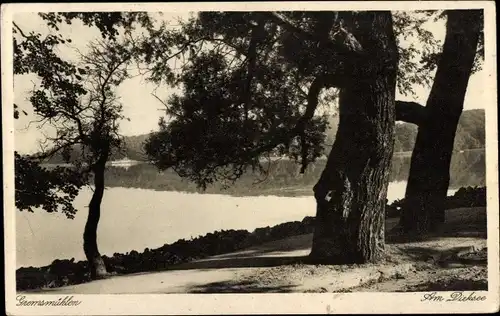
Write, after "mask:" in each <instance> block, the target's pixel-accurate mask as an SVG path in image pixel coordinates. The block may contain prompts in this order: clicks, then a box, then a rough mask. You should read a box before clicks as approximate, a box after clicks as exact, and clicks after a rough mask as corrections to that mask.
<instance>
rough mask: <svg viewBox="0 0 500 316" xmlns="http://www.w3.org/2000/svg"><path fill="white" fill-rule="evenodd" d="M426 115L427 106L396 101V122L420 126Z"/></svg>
mask: <svg viewBox="0 0 500 316" xmlns="http://www.w3.org/2000/svg"><path fill="white" fill-rule="evenodd" d="M426 115H427V113H426V110H425V106H422V105H420V104H418V103H416V102H411V101H396V121H403V122H407V123H413V124H416V125H420V124H422V122H424V121H425V119H426Z"/></svg>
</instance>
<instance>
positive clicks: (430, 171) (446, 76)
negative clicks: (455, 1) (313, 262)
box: [400, 10, 482, 235]
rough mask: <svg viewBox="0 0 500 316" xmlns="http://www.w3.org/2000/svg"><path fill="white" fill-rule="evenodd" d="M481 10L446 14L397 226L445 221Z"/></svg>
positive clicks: (410, 229)
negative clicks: (455, 142) (437, 56)
mask: <svg viewBox="0 0 500 316" xmlns="http://www.w3.org/2000/svg"><path fill="white" fill-rule="evenodd" d="M481 18H482V14H481V11H480V10H455V11H449V12H448V22H447V27H446V38H445V42H444V46H443V53H442V55H441V58H440V60H439V63H438V66H437V72H436V77H435V79H434V84H433V86H432V89H431V92H430V95H429V99H428V100H427V105H426V112H427V113H426V118H427V119H426V120H424V121H422V122H421V123H420V124H419V129H418V134H417V139H416V142H415V148H414V149H413V154H412V158H411V166H410V175H409V177H408V185H407V187H406V196H405V205H404V208H403V213H402V216H401V220H400V221H401V222H400V225H401V227H402V229H403V231H404V232H406V233H413V234H417V235H419V234H423V233H426V232H428V231H432V230H434V229H436V228H437V227H438V226H439V225H440V224H442V223H443V222H444V219H445V218H444V208H445V205H444V203H445V200H446V196H447V192H448V186H449V182H450V162H451V156H452V152H453V144H454V140H455V133H456V129H457V125H458V121H459V119H460V115H461V114H462V109H463V103H464V98H465V93H466V91H467V84H468V81H469V77H470V75H471V72H472V66H473V63H474V57H475V55H476V50H477V43H478V38H479V33H480V29H479V26H480V25H481Z"/></svg>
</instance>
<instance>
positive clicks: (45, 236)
mask: <svg viewBox="0 0 500 316" xmlns="http://www.w3.org/2000/svg"><path fill="white" fill-rule="evenodd" d="M405 188H406V182H393V183H390V185H389V191H388V200H389V201H390V202H392V201H394V200H396V199H399V198H402V197H403V196H404V193H405ZM453 192H454V191H450V194H453ZM91 195H92V191H91V190H90V189H88V188H86V189H84V190H82V191H81V192H80V194H79V195H78V197H77V198H76V200H75V202H74V204H75V206H76V207H77V208H78V210H79V212H78V213H77V214H76V216H75V219H73V220H70V219H67V218H66V216H64V215H62V214H59V213H46V212H44V211H35V213H28V212H19V211H16V238H17V240H16V242H17V247H16V248H17V249H16V255H17V258H16V263H17V267H21V266H42V265H47V264H50V263H51V262H52V261H53V260H54V259H70V258H75V260H83V259H85V256H84V253H83V249H82V234H83V229H84V226H85V220H86V217H87V205H88V203H89V201H90V197H91ZM315 211H316V209H315V200H314V197H313V196H304V197H277V196H256V197H255V196H253V197H232V196H227V195H215V194H196V193H182V192H168V191H153V190H144V189H130V188H108V189H107V190H106V191H105V194H104V199H103V201H102V214H101V220H100V222H99V231H98V244H99V250H100V252H101V254H105V255H108V256H110V255H112V254H113V253H115V252H120V253H125V252H129V251H131V250H137V251H139V252H142V251H143V250H144V249H145V248H146V247H147V248H158V247H160V246H163V245H164V244H165V243H172V242H174V241H176V240H178V239H181V238H185V239H190V238H191V237H197V236H199V235H204V234H206V233H209V232H213V231H216V230H221V229H226V230H227V229H246V230H249V231H252V230H254V229H255V228H258V227H265V226H273V225H277V224H280V223H283V222H288V221H301V220H302V219H303V218H304V217H305V216H314V215H315Z"/></svg>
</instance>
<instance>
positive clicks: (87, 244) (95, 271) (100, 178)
mask: <svg viewBox="0 0 500 316" xmlns="http://www.w3.org/2000/svg"><path fill="white" fill-rule="evenodd" d="M108 156H109V149H107V148H105V149H104V150H103V153H101V156H100V157H99V159H98V160H97V162H96V163H95V165H94V166H93V168H92V171H93V174H94V186H95V189H94V194H93V195H92V199H91V200H90V203H89V215H88V218H87V223H86V224H85V230H84V233H83V250H84V252H85V256H86V257H87V260H88V262H89V268H90V277H91V278H92V279H93V280H95V279H100V278H103V277H105V276H106V275H107V270H106V265H105V264H104V261H103V259H102V257H101V254H100V253H99V248H98V247H97V226H98V224H99V218H100V217H101V202H102V198H103V196H104V171H105V168H106V162H107V160H108Z"/></svg>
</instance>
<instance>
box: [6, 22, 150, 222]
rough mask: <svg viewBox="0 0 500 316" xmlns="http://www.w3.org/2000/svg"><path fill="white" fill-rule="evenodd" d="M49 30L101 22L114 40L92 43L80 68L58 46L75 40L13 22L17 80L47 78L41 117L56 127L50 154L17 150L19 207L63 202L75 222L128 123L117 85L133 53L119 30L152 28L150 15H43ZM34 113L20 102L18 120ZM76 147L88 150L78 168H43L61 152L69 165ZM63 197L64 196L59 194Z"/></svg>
mask: <svg viewBox="0 0 500 316" xmlns="http://www.w3.org/2000/svg"><path fill="white" fill-rule="evenodd" d="M39 15H40V16H41V17H42V18H43V19H44V20H45V21H47V24H48V26H49V27H50V28H52V29H53V30H55V31H59V28H58V25H59V23H61V22H62V21H63V18H64V20H65V22H66V23H69V24H71V21H72V20H74V19H79V20H81V21H82V22H83V23H84V24H85V25H88V26H92V25H95V26H97V27H98V28H99V30H100V31H101V33H102V35H103V37H104V38H105V39H106V38H109V39H108V40H103V41H98V42H96V43H91V44H90V52H89V53H88V54H85V55H83V54H81V56H80V57H81V58H80V60H81V62H80V63H79V64H75V63H72V62H69V61H67V60H64V59H62V58H61V57H60V56H59V55H58V46H59V45H64V44H65V43H70V42H71V38H64V37H63V36H62V35H61V34H59V33H57V32H51V33H50V34H49V35H47V36H42V35H41V34H40V33H36V32H29V33H27V32H24V31H23V30H22V29H21V28H20V27H19V26H18V25H17V24H16V23H14V24H13V25H14V29H13V32H14V38H13V41H14V64H13V66H14V75H19V74H27V73H33V74H36V75H37V77H38V78H39V79H40V84H39V85H38V86H35V87H34V89H33V91H32V92H31V95H30V98H29V100H30V102H31V104H32V105H33V110H34V113H33V114H34V117H35V118H37V119H39V120H38V123H40V124H41V125H42V126H43V125H44V124H50V125H52V126H54V127H56V130H57V134H56V136H55V137H53V138H52V137H46V139H45V143H49V145H50V146H51V148H50V149H48V150H44V152H43V153H39V154H37V155H36V156H31V157H27V156H21V155H19V154H18V153H17V152H16V153H15V164H16V188H15V189H16V207H17V208H18V209H20V210H24V209H27V210H29V211H33V208H34V207H39V206H41V207H42V208H43V209H45V210H47V211H49V212H53V211H56V210H57V204H61V205H62V209H63V212H64V213H65V214H66V215H67V216H68V217H70V218H72V217H73V215H74V213H75V212H76V210H75V209H74V208H73V207H72V206H71V202H72V201H73V199H74V198H75V197H76V195H77V193H78V190H79V189H80V188H81V187H82V186H83V185H84V184H85V183H86V180H87V179H88V177H87V174H86V172H88V171H89V169H88V168H83V167H84V166H87V167H88V166H92V164H93V163H94V162H95V161H96V159H98V158H99V156H100V155H101V153H100V151H102V148H103V147H104V146H103V145H104V144H105V143H106V144H108V145H109V146H110V147H115V148H118V147H119V145H120V141H121V139H120V137H119V135H118V134H117V131H118V121H119V120H120V119H122V118H123V116H122V114H121V110H122V109H121V105H120V104H119V103H118V102H117V101H118V100H117V98H116V96H115V95H114V93H113V91H112V89H111V87H113V86H116V85H118V84H120V83H121V82H122V81H123V80H124V79H125V78H126V77H127V76H128V74H127V71H126V67H124V64H125V62H128V60H129V59H130V56H128V55H129V54H130V53H129V52H128V48H127V47H126V46H125V44H124V43H119V42H117V41H116V35H117V34H118V28H120V27H121V28H125V30H128V31H129V32H130V30H131V28H132V23H133V22H134V21H135V20H137V21H139V22H140V23H141V24H145V25H149V24H148V23H149V22H150V21H149V20H148V17H147V14H144V13H130V14H128V13H99V12H95V13H40V14H39ZM20 113H24V114H25V115H28V113H27V112H26V111H25V110H22V109H20V108H19V107H18V105H16V104H15V105H14V118H16V119H17V118H19V114H20ZM76 144H79V145H82V146H81V147H80V148H82V149H83V151H82V152H80V153H79V154H80V155H79V158H80V159H79V160H78V163H77V164H76V165H77V167H78V169H80V170H75V169H62V168H56V169H53V170H47V169H45V168H42V167H40V165H39V163H40V162H41V161H43V160H44V159H46V158H50V157H51V156H52V155H54V154H56V153H60V154H61V156H62V158H63V159H64V160H65V161H68V160H69V159H70V157H71V152H72V149H73V148H74V146H75V145H76ZM56 192H59V193H57V194H56Z"/></svg>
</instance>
